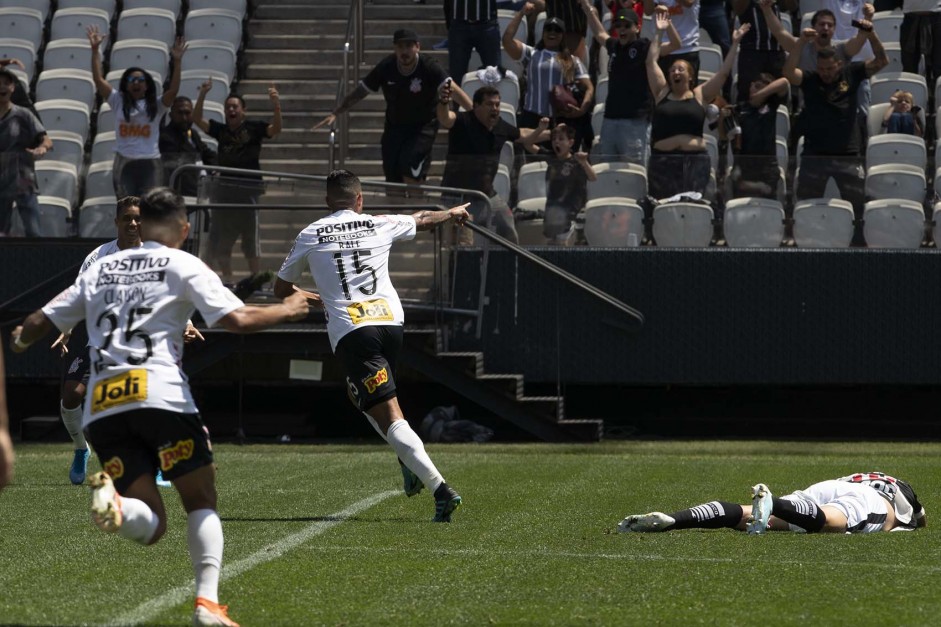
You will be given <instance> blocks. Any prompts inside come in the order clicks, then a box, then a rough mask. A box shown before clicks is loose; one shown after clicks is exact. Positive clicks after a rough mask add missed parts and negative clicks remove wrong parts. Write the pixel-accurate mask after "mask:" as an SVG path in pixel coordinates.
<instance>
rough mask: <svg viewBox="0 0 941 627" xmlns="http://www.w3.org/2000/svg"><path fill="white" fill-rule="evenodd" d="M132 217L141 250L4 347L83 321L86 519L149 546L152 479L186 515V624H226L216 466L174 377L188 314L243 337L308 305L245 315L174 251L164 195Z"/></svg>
mask: <svg viewBox="0 0 941 627" xmlns="http://www.w3.org/2000/svg"><path fill="white" fill-rule="evenodd" d="M140 217H141V225H140V230H141V239H142V240H143V244H142V245H141V246H140V248H129V249H125V250H122V251H119V252H116V253H114V254H112V255H109V256H107V257H104V258H101V259H98V260H97V261H95V262H94V263H92V264H91V266H90V267H89V268H88V270H86V271H85V272H84V273H82V274H81V275H79V277H78V279H76V281H75V283H74V284H73V285H72V286H71V287H69V288H68V289H66V290H65V291H64V292H62V293H61V294H59V295H58V296H56V297H55V298H54V299H52V300H51V301H50V302H49V303H47V304H46V305H45V306H44V307H43V308H41V309H39V310H37V311H35V312H33V313H32V314H30V315H29V316H28V317H27V318H26V320H25V321H24V323H23V325H22V326H19V327H17V328H16V329H14V330H13V334H12V341H13V346H12V347H13V350H14V352H23V351H24V350H26V349H27V348H28V347H29V345H30V344H32V343H34V342H36V341H37V340H39V339H40V338H42V337H43V336H44V335H45V334H46V333H48V332H49V331H50V330H51V329H52V328H53V326H55V327H58V328H59V330H60V331H62V332H65V331H67V330H69V329H71V328H72V327H73V326H74V325H75V324H77V323H78V322H79V321H81V320H83V319H84V320H87V321H88V336H89V354H90V361H91V374H90V379H89V393H88V394H87V395H86V398H85V411H84V419H83V422H84V427H85V432H86V434H87V436H88V439H89V441H90V442H91V444H92V446H93V447H94V449H95V452H96V453H97V455H98V458H99V460H100V461H101V465H102V467H103V468H104V469H105V472H99V473H97V474H95V475H93V476H92V477H91V478H90V480H89V483H90V484H91V486H92V502H91V511H92V519H93V520H94V522H95V524H97V525H98V527H99V528H101V529H102V530H103V531H108V532H116V533H117V534H118V535H120V536H122V537H125V538H128V539H129V540H133V541H135V542H138V543H140V544H144V545H150V544H154V543H155V542H157V541H158V540H159V539H160V538H161V536H163V534H164V532H165V531H166V526H167V515H166V511H165V510H164V504H163V500H162V498H161V497H160V493H159V492H158V490H157V487H156V485H155V484H154V476H155V474H156V472H157V470H158V469H160V470H162V471H163V474H164V476H165V477H166V478H167V479H169V480H170V481H172V482H173V485H174V487H175V488H176V490H177V492H179V494H180V500H181V501H182V502H183V507H184V509H185V510H186V513H187V543H188V546H189V550H190V559H191V560H192V563H193V570H194V571H195V575H196V607H195V610H194V615H193V622H194V624H197V625H235V624H236V623H235V622H233V621H232V620H231V619H229V618H228V616H227V614H226V606H223V605H219V603H218V600H219V599H218V586H219V573H220V569H221V564H222V547H223V538H222V523H221V521H220V519H219V515H218V514H217V513H216V488H215V466H214V465H213V456H212V449H211V447H210V442H209V432H208V431H207V430H206V428H205V426H203V423H202V420H201V418H200V417H199V413H198V410H197V408H196V405H195V404H194V402H193V398H192V394H191V393H190V389H189V385H188V384H187V379H186V375H184V374H183V371H182V369H181V368H180V363H181V361H182V357H183V334H184V327H185V326H186V321H187V319H188V318H189V316H190V315H191V314H192V313H193V311H194V310H195V309H198V310H199V312H200V313H201V314H202V316H203V319H204V320H205V321H206V323H207V324H208V325H210V326H212V325H214V324H216V323H219V324H221V325H222V326H223V327H224V328H225V329H226V330H228V331H232V332H235V333H250V332H253V331H258V330H261V329H263V328H266V327H269V326H272V325H276V324H280V323H282V322H287V321H289V320H299V319H301V318H303V317H304V316H306V315H307V302H306V299H305V298H304V297H303V296H302V295H300V294H298V295H292V296H290V297H289V298H286V299H285V300H284V302H283V303H280V304H277V305H273V306H270V307H255V306H246V305H244V304H243V303H242V301H240V300H239V299H238V298H237V297H236V296H235V295H234V294H232V292H231V291H229V290H228V289H226V288H225V287H224V286H223V285H222V281H221V280H220V279H219V277H218V276H217V275H216V273H215V272H213V271H212V270H210V269H209V268H208V267H207V266H206V265H205V264H204V263H203V262H202V261H200V260H199V259H197V258H196V257H193V256H192V255H190V254H189V253H186V252H183V251H181V250H178V249H179V247H180V245H181V244H182V243H183V241H184V240H185V239H186V236H187V234H188V233H189V228H190V225H189V222H187V220H186V207H185V205H184V204H183V199H182V197H180V196H179V195H178V194H177V193H176V192H174V191H173V190H170V189H168V188H159V187H158V188H155V189H153V190H152V191H150V192H148V193H147V194H146V195H145V196H144V197H143V198H142V199H141V201H140ZM158 464H159V465H158Z"/></svg>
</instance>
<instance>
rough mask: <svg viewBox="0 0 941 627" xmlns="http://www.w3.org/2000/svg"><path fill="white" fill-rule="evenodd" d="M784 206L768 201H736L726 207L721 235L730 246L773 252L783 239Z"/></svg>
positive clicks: (730, 201)
mask: <svg viewBox="0 0 941 627" xmlns="http://www.w3.org/2000/svg"><path fill="white" fill-rule="evenodd" d="M784 217H785V216H784V206H783V205H782V204H781V203H780V202H778V201H777V200H769V199H767V198H751V197H747V198H735V199H732V200H729V201H728V202H727V203H726V205H725V215H724V217H723V222H722V224H723V231H724V233H725V239H726V241H727V242H728V245H729V246H733V247H756V248H757V247H763V248H776V247H778V246H780V245H781V241H782V240H783V239H784Z"/></svg>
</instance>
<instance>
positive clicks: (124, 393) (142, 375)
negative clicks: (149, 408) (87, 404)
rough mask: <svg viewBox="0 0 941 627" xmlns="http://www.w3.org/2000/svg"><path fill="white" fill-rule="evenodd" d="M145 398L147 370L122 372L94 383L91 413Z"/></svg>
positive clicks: (137, 401) (139, 369) (144, 399)
mask: <svg viewBox="0 0 941 627" xmlns="http://www.w3.org/2000/svg"><path fill="white" fill-rule="evenodd" d="M146 400H147V371H146V370H144V369H143V368H137V369H135V370H129V371H127V372H122V373H121V374H119V375H115V376H113V377H108V378H107V379H102V380H101V381H99V382H97V383H96V384H95V389H94V392H93V396H92V401H91V413H93V414H97V413H98V412H100V411H104V410H106V409H111V408H112V407H118V406H120V405H126V404H128V403H139V402H141V401H146Z"/></svg>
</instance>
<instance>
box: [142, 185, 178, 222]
mask: <svg viewBox="0 0 941 627" xmlns="http://www.w3.org/2000/svg"><path fill="white" fill-rule="evenodd" d="M140 216H141V220H144V221H148V220H149V221H153V222H168V221H170V220H173V219H177V220H178V219H181V218H182V219H184V220H185V219H186V203H185V202H184V201H183V197H182V196H180V195H179V194H178V193H176V192H175V191H173V190H172V189H170V188H169V187H155V188H153V189H152V190H150V191H149V192H147V193H146V194H144V195H143V197H142V198H141V199H140Z"/></svg>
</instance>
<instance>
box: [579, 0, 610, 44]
mask: <svg viewBox="0 0 941 627" xmlns="http://www.w3.org/2000/svg"><path fill="white" fill-rule="evenodd" d="M580 4H581V5H582V11H584V12H585V15H586V16H588V28H590V29H591V32H592V34H594V36H595V41H597V42H598V43H599V44H601V45H602V46H604V42H606V41H608V40H609V39H611V35H609V34H608V33H606V32H605V30H604V25H603V24H602V23H601V20H600V19H598V12H597V11H596V10H595V7H593V6H591V0H581V2H580Z"/></svg>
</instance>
